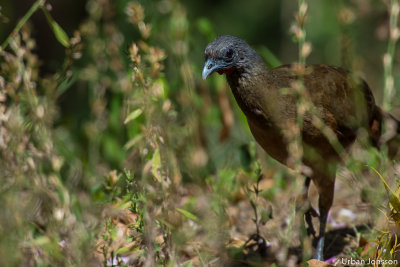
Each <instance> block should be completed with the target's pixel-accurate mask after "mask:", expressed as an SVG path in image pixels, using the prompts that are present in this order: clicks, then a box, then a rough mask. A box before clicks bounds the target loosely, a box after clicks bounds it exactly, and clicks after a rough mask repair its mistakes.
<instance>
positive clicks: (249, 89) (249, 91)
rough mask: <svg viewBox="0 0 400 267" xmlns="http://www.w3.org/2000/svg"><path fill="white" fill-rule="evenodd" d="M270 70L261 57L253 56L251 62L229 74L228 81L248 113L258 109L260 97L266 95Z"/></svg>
mask: <svg viewBox="0 0 400 267" xmlns="http://www.w3.org/2000/svg"><path fill="white" fill-rule="evenodd" d="M269 73H270V71H269V69H268V68H267V66H266V65H265V64H264V62H263V61H262V60H261V58H259V57H258V56H257V57H253V60H252V61H251V64H246V65H242V66H241V67H239V68H237V69H236V71H234V72H233V73H231V74H229V75H228V74H227V75H226V77H227V81H228V84H229V86H230V87H231V90H232V93H233V95H234V97H235V99H236V101H237V103H238V104H239V107H240V108H241V109H242V110H243V112H244V113H245V114H246V115H249V114H250V113H253V112H254V110H255V109H258V108H259V107H258V106H257V103H259V99H260V98H261V97H264V95H265V90H264V89H266V88H262V87H261V86H260V85H263V84H265V83H264V81H266V80H267V79H266V78H267V77H268V75H269Z"/></svg>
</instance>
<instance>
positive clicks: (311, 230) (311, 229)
mask: <svg viewBox="0 0 400 267" xmlns="http://www.w3.org/2000/svg"><path fill="white" fill-rule="evenodd" d="M310 183H311V178H310V177H306V180H305V182H304V188H303V193H302V199H303V201H306V202H307V204H306V205H307V206H306V208H305V209H304V210H305V212H304V218H305V221H306V224H307V234H308V235H312V236H314V237H315V230H314V226H313V224H312V218H311V217H318V212H317V211H316V210H315V209H314V208H313V207H312V206H311V203H310V201H309V200H308V188H309V187H310Z"/></svg>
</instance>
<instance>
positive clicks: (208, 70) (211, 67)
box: [201, 59, 220, 80]
mask: <svg viewBox="0 0 400 267" xmlns="http://www.w3.org/2000/svg"><path fill="white" fill-rule="evenodd" d="M219 67H220V66H218V64H216V63H215V62H214V60H211V59H207V61H206V63H204V68H203V73H202V75H201V76H202V77H203V80H205V79H207V77H208V76H210V75H211V74H212V73H213V72H214V71H216V70H217V69H218V68H219Z"/></svg>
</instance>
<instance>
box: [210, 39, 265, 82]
mask: <svg viewBox="0 0 400 267" xmlns="http://www.w3.org/2000/svg"><path fill="white" fill-rule="evenodd" d="M204 56H205V60H206V62H205V64H204V68H203V73H202V76H203V79H207V77H208V76H210V75H211V74H212V73H214V72H218V73H219V74H223V73H225V74H227V75H230V74H232V73H233V72H238V71H239V72H240V71H246V70H247V71H249V70H251V69H252V67H253V66H254V65H255V63H258V61H261V62H262V60H261V58H260V57H259V56H258V55H257V53H256V52H255V51H254V50H253V49H252V48H251V47H250V46H249V45H248V44H247V43H246V42H245V41H243V40H242V39H239V38H237V37H234V36H229V35H224V36H220V37H217V38H216V39H215V40H214V41H212V42H211V43H209V44H208V45H207V47H206V50H205V51H204Z"/></svg>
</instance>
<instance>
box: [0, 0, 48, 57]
mask: <svg viewBox="0 0 400 267" xmlns="http://www.w3.org/2000/svg"><path fill="white" fill-rule="evenodd" d="M45 1H46V0H37V1H36V2H35V3H34V4H33V5H32V6H31V8H30V9H29V10H28V12H26V14H25V16H23V17H22V19H21V20H20V21H19V22H18V23H17V25H16V26H15V28H14V30H13V31H12V32H11V33H10V35H8V37H7V39H6V40H5V41H4V42H3V44H2V45H1V49H2V50H4V49H6V47H7V46H8V44H9V43H10V41H11V39H12V38H13V37H14V36H15V34H17V33H18V32H19V31H20V30H21V28H22V26H24V24H25V23H26V22H27V21H28V19H29V18H30V17H31V16H32V15H33V13H35V12H36V10H37V9H38V8H39V7H40V6H41V5H42V4H43V3H44V2H45Z"/></svg>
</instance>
